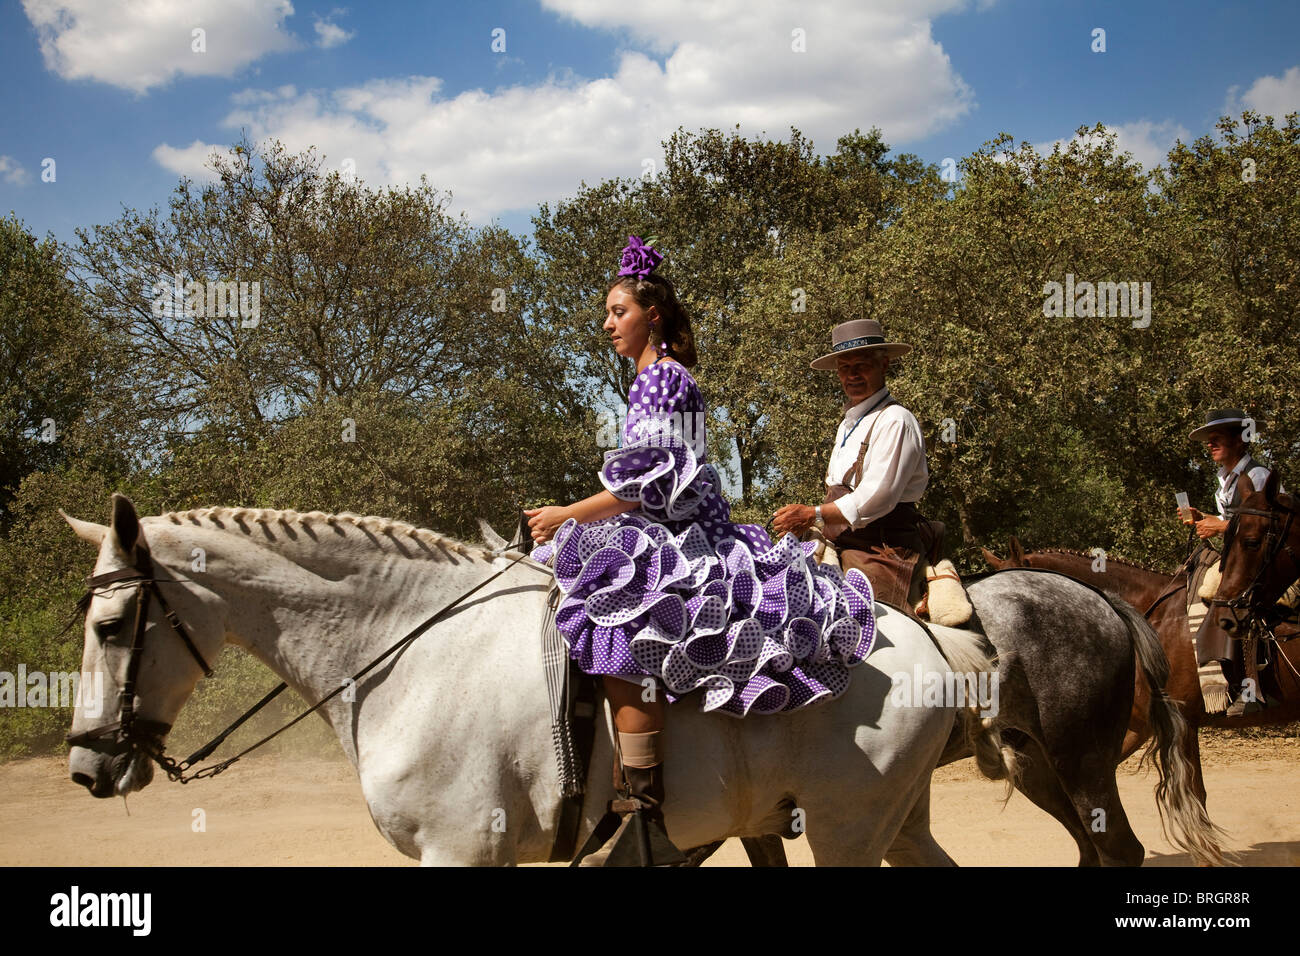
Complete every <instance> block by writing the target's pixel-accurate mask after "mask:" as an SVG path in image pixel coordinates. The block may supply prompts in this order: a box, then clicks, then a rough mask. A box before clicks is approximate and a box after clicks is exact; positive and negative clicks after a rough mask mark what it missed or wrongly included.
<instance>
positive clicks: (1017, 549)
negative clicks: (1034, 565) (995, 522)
mask: <svg viewBox="0 0 1300 956" xmlns="http://www.w3.org/2000/svg"><path fill="white" fill-rule="evenodd" d="M1009 550H1010V551H1011V560H1012V561H1013V562H1014V563H1015V564H1016V565H1018V566H1019V567H1022V568H1023V567H1027V566H1028V565H1029V562H1028V561H1026V560H1025V549H1024V548H1022V547H1021V546H1020V539H1019V538H1017V537H1016V536H1015V535H1014V534H1013V535H1012V536H1011V543H1010V545H1009Z"/></svg>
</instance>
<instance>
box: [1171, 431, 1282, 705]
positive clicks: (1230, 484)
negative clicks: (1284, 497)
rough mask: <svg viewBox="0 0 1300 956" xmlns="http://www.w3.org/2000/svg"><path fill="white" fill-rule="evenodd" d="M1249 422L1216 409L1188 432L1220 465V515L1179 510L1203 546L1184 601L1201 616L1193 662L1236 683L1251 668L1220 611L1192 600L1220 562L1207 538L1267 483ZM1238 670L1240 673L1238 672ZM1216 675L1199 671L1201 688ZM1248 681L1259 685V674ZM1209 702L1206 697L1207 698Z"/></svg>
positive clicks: (1224, 528)
mask: <svg viewBox="0 0 1300 956" xmlns="http://www.w3.org/2000/svg"><path fill="white" fill-rule="evenodd" d="M1247 423H1248V419H1247V417H1246V413H1245V412H1243V411H1242V410H1241V409H1239V408H1223V409H1216V410H1214V411H1211V412H1210V413H1209V414H1207V415H1206V418H1205V424H1204V425H1202V426H1201V427H1200V428H1198V429H1196V430H1195V431H1193V432H1192V434H1191V436H1190V437H1191V440H1192V441H1196V442H1204V443H1205V449H1206V451H1207V452H1209V455H1210V458H1211V459H1212V460H1213V461H1214V463H1215V464H1216V465H1218V466H1219V471H1218V481H1219V487H1218V489H1217V490H1216V491H1215V493H1214V503H1215V509H1216V510H1217V511H1218V513H1219V516H1218V517H1217V518H1215V517H1213V516H1211V515H1206V514H1203V513H1202V512H1201V511H1199V510H1197V509H1196V508H1188V509H1186V511H1185V512H1180V514H1179V517H1180V518H1181V520H1182V521H1183V523H1184V524H1187V525H1191V526H1193V527H1195V529H1196V534H1197V536H1198V537H1199V538H1200V539H1201V546H1200V547H1199V548H1198V549H1197V551H1196V553H1195V555H1194V557H1193V561H1192V569H1191V576H1190V579H1189V582H1188V584H1189V586H1188V601H1189V602H1193V603H1190V604H1189V607H1188V614H1189V616H1190V615H1193V614H1195V615H1197V616H1199V615H1200V614H1204V615H1205V617H1204V620H1203V621H1202V622H1201V625H1200V628H1199V630H1198V631H1197V634H1196V663H1197V664H1198V665H1199V666H1200V667H1202V668H1203V669H1204V668H1205V667H1206V666H1207V665H1212V663H1213V662H1216V661H1217V662H1218V663H1219V664H1220V665H1221V666H1222V668H1223V674H1224V677H1225V678H1226V679H1227V680H1229V681H1231V682H1232V683H1234V684H1240V683H1241V681H1240V679H1237V680H1234V679H1233V677H1234V676H1237V677H1240V676H1244V675H1245V674H1247V673H1253V672H1254V668H1253V667H1248V666H1246V665H1245V664H1244V663H1243V662H1242V661H1241V654H1240V649H1239V647H1238V644H1237V642H1236V641H1234V640H1233V639H1232V637H1231V636H1230V635H1229V634H1228V633H1227V632H1226V631H1224V630H1223V628H1222V627H1220V626H1219V623H1218V615H1217V614H1213V613H1205V612H1206V609H1205V608H1204V607H1203V606H1202V607H1196V606H1195V603H1194V602H1198V601H1199V600H1200V599H1199V597H1198V595H1199V593H1200V590H1201V587H1200V586H1201V581H1202V580H1203V579H1204V577H1205V573H1206V572H1207V571H1208V570H1209V569H1210V568H1211V567H1212V566H1214V565H1216V564H1218V563H1219V551H1218V550H1216V549H1215V548H1214V547H1213V546H1212V545H1211V544H1210V539H1211V538H1214V537H1216V536H1218V535H1221V534H1223V533H1224V532H1225V531H1227V530H1228V521H1229V518H1230V516H1229V514H1228V511H1229V510H1230V509H1232V508H1236V507H1237V506H1239V505H1240V504H1241V501H1242V499H1243V498H1244V497H1246V495H1248V494H1250V493H1251V492H1252V491H1258V490H1259V489H1261V488H1263V487H1264V482H1266V481H1268V476H1269V473H1270V472H1269V469H1268V468H1266V467H1264V466H1263V465H1261V464H1260V463H1259V462H1257V461H1256V460H1255V459H1254V458H1252V457H1251V456H1250V452H1249V451H1248V450H1247V449H1246V438H1245V435H1246V425H1247ZM1239 671H1241V672H1242V673H1241V674H1238V672H1239ZM1216 676H1217V675H1207V674H1205V672H1204V670H1203V671H1202V686H1205V684H1206V683H1207V681H1214V678H1215V677H1216ZM1252 679H1254V680H1255V682H1256V685H1258V680H1257V678H1252ZM1215 682H1216V683H1217V681H1215ZM1259 696H1260V695H1259V691H1258V686H1256V688H1255V689H1254V693H1253V694H1251V695H1250V697H1252V698H1256V699H1245V695H1242V696H1238V697H1237V700H1236V701H1235V702H1234V703H1233V704H1232V706H1231V707H1229V708H1228V711H1227V713H1228V716H1229V717H1241V716H1245V715H1247V714H1251V713H1254V712H1255V711H1257V710H1259V709H1260V704H1259V701H1258V699H1257V698H1258V697H1259ZM1208 700H1209V697H1208V695H1207V702H1208Z"/></svg>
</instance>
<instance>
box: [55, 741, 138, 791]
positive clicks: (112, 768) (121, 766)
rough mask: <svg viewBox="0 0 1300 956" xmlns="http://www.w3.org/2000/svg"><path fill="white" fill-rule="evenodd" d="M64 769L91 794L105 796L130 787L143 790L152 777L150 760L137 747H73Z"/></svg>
mask: <svg viewBox="0 0 1300 956" xmlns="http://www.w3.org/2000/svg"><path fill="white" fill-rule="evenodd" d="M68 771H69V776H70V777H71V778H72V782H73V783H77V784H80V785H81V786H83V787H85V788H86V789H87V790H89V791H90V795H91V796H92V797H98V798H100V799H107V798H108V797H116V796H120V795H122V794H125V793H130V792H131V791H133V790H143V789H144V788H145V787H146V786H148V785H149V783H150V782H151V781H152V780H153V761H152V760H150V759H149V756H148V754H146V753H145V752H144V751H142V750H140V749H139V748H138V747H134V746H128V747H126V748H125V749H118V748H116V747H114V748H111V752H110V750H108V749H105V750H100V749H96V748H92V747H73V748H72V749H71V750H70V751H69V752H68Z"/></svg>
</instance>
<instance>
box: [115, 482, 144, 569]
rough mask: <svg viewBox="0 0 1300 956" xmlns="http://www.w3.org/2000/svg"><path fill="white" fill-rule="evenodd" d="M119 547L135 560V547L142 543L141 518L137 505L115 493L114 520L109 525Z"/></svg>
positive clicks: (124, 496)
mask: <svg viewBox="0 0 1300 956" xmlns="http://www.w3.org/2000/svg"><path fill="white" fill-rule="evenodd" d="M109 527H110V528H111V529H112V532H113V535H114V537H116V538H117V544H118V547H120V548H121V549H122V551H123V552H124V553H125V554H126V556H127V557H128V558H131V559H132V560H134V559H135V547H136V545H137V544H139V542H140V518H139V516H138V515H137V514H136V513H135V503H134V502H132V501H131V499H130V498H128V497H127V496H126V495H121V494H118V493H117V492H116V491H115V492H113V518H112V521H111V522H110V523H109Z"/></svg>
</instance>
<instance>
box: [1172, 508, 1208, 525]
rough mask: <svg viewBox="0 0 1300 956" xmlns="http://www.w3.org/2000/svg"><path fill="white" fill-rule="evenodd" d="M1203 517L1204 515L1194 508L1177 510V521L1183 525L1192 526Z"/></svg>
mask: <svg viewBox="0 0 1300 956" xmlns="http://www.w3.org/2000/svg"><path fill="white" fill-rule="evenodd" d="M1204 517H1205V515H1204V514H1202V513H1201V512H1199V511H1197V510H1196V509H1195V508H1179V509H1178V520H1179V521H1181V522H1182V523H1183V524H1185V525H1194V524H1196V522H1198V521H1200V520H1201V519H1202V518H1204Z"/></svg>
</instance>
